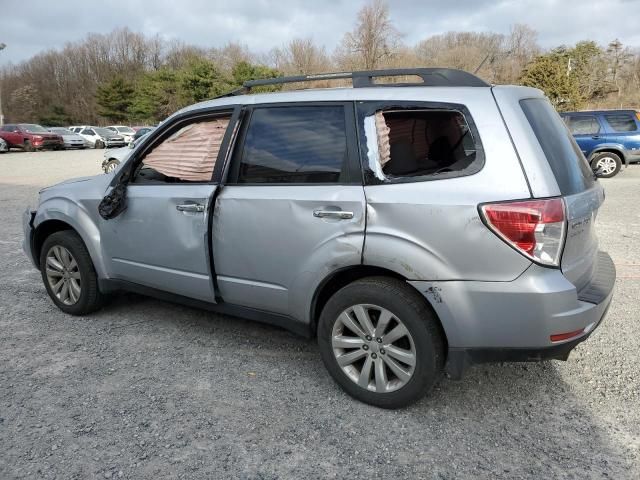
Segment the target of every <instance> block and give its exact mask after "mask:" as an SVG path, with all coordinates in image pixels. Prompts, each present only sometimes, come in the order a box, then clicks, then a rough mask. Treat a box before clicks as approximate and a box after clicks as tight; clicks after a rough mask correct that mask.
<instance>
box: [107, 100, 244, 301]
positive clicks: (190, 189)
mask: <svg viewBox="0 0 640 480" xmlns="http://www.w3.org/2000/svg"><path fill="white" fill-rule="evenodd" d="M231 113H232V112H220V113H215V114H209V115H207V116H206V117H204V118H203V117H202V116H200V117H198V118H194V119H190V120H187V121H182V122H178V123H176V125H174V126H173V127H169V128H167V129H166V130H164V132H161V133H160V134H159V136H158V137H156V138H158V139H157V140H156V141H155V142H154V144H152V145H151V146H150V147H146V148H144V151H143V152H141V153H140V154H139V157H138V158H137V159H133V160H132V161H136V162H138V163H139V165H137V166H136V167H135V168H133V172H132V180H131V181H130V182H129V183H128V185H127V189H126V193H127V196H126V209H125V210H124V211H123V212H122V213H120V214H119V215H117V216H115V217H114V218H110V219H108V220H103V221H102V223H101V235H102V243H103V248H104V251H105V253H106V255H105V256H106V258H107V259H108V262H109V274H110V277H112V278H114V279H119V280H124V281H128V282H133V283H136V284H140V285H144V286H148V287H152V288H156V289H159V290H163V291H167V292H170V293H175V294H178V295H183V296H186V297H190V298H195V299H199V300H205V301H208V302H214V303H215V298H216V292H215V290H214V287H213V281H212V272H211V262H210V255H209V241H208V238H209V233H208V232H209V229H208V225H209V213H210V208H211V204H212V199H213V197H214V194H215V192H216V189H217V188H218V185H217V182H216V181H215V178H214V173H213V172H214V168H215V165H216V163H217V161H218V156H219V155H220V156H221V155H222V154H221V153H220V152H221V151H223V150H224V145H225V142H228V139H227V135H226V132H227V131H228V130H229V128H230V127H229V125H230V123H231V119H232V115H231ZM220 161H222V160H220Z"/></svg>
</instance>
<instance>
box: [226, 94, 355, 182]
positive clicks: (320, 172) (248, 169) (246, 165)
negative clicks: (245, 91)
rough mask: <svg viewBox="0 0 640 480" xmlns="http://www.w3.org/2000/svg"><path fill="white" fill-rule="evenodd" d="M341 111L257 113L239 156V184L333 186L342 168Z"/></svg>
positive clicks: (311, 109)
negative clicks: (320, 184)
mask: <svg viewBox="0 0 640 480" xmlns="http://www.w3.org/2000/svg"><path fill="white" fill-rule="evenodd" d="M345 128H346V122H345V112H344V107H342V106H329V105H327V106H299V107H297V106H294V107H264V108H256V109H255V110H254V111H253V112H252V114H251V118H250V120H249V125H248V128H247V130H246V133H245V135H244V144H243V146H242V148H241V151H240V165H239V170H238V173H237V181H238V183H338V182H340V181H342V180H343V179H344V175H345V173H344V172H346V170H345V165H346V163H347V139H346V132H345Z"/></svg>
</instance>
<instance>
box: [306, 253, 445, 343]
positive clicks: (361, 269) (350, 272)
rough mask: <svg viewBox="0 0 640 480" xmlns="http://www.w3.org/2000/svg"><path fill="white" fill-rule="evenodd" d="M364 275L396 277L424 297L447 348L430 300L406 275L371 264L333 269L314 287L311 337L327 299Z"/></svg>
mask: <svg viewBox="0 0 640 480" xmlns="http://www.w3.org/2000/svg"><path fill="white" fill-rule="evenodd" d="M365 277H389V278H396V279H398V280H401V281H403V282H404V283H405V284H406V285H407V286H409V287H411V288H412V289H413V290H415V291H416V292H417V293H418V294H420V297H421V298H423V299H424V302H425V304H426V305H427V306H428V308H429V309H430V310H431V313H432V314H433V318H435V319H436V322H437V326H438V328H439V330H440V333H441V335H442V338H443V340H444V342H445V352H446V351H447V349H448V345H449V342H448V339H447V335H446V332H445V330H444V328H443V326H442V321H441V320H440V317H439V316H438V313H437V312H436V310H435V309H434V308H433V305H432V304H431V301H430V300H429V299H428V298H427V297H425V296H424V295H423V294H422V292H420V290H418V289H417V288H416V287H415V286H414V285H412V284H411V283H410V282H409V281H408V279H407V278H406V277H404V276H403V275H401V274H400V273H398V272H394V271H393V270H389V269H387V268H383V267H377V266H372V265H353V266H349V267H344V268H341V269H338V270H335V271H333V272H332V273H330V274H329V275H327V276H326V277H325V278H324V279H323V280H322V282H320V284H319V285H318V287H317V288H316V290H315V292H314V294H313V298H312V301H311V308H310V312H309V318H310V333H311V336H312V337H315V336H316V335H317V328H318V319H319V318H320V314H321V313H322V309H323V308H324V306H325V304H326V303H327V301H328V300H329V299H330V298H331V297H332V296H333V295H334V294H335V293H336V292H337V291H338V290H340V289H341V288H343V287H345V286H347V285H348V284H350V283H352V282H355V281H356V280H360V279H361V278H365Z"/></svg>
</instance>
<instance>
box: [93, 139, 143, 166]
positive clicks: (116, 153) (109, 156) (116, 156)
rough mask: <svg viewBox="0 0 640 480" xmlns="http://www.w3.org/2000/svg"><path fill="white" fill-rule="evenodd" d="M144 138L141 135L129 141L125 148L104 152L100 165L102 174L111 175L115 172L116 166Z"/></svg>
mask: <svg viewBox="0 0 640 480" xmlns="http://www.w3.org/2000/svg"><path fill="white" fill-rule="evenodd" d="M145 136H146V135H143V136H142V137H139V138H138V139H136V140H133V141H131V142H130V143H129V145H127V146H126V147H121V148H114V149H111V150H106V151H105V152H104V159H103V160H102V165H101V167H102V170H103V171H104V173H111V172H113V171H115V169H116V168H118V165H120V164H121V163H122V162H123V161H124V160H125V159H126V158H127V156H128V155H130V154H131V151H132V149H133V148H135V147H136V145H138V143H140V142H141V141H142V139H143V138H144V137H145Z"/></svg>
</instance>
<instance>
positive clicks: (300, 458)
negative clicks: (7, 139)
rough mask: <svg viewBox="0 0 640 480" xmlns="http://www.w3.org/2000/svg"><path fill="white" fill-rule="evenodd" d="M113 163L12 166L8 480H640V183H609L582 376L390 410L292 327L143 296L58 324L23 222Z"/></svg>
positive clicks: (4, 395) (573, 366)
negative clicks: (598, 291) (359, 392)
mask: <svg viewBox="0 0 640 480" xmlns="http://www.w3.org/2000/svg"><path fill="white" fill-rule="evenodd" d="M101 156H102V153H101V152H100V151H81V152H51V153H45V152H39V153H21V152H12V153H10V154H5V155H0V202H2V203H1V204H0V205H1V206H2V208H0V222H1V223H0V225H1V226H2V228H1V231H0V264H1V265H2V269H1V272H2V274H1V275H0V478H2V479H10V478H29V479H31V478H96V477H97V478H136V479H138V478H154V479H155V478H198V479H199V478H246V479H272V478H273V479H275V478H345V477H347V476H348V477H349V478H354V479H355V478H378V477H382V478H386V477H391V476H394V477H396V478H440V479H445V478H542V477H544V478H576V479H583V478H603V477H610V478H639V477H640V378H639V375H638V373H639V372H640V356H639V355H638V352H639V351H640V336H639V335H638V329H637V322H638V318H639V311H640V307H639V305H638V302H637V299H638V298H639V297H640V291H639V286H640V281H639V280H640V249H639V248H638V244H637V243H636V242H638V241H640V213H639V210H638V207H637V205H638V204H639V203H640V188H639V187H640V166H632V167H630V168H629V169H628V170H626V171H625V172H623V173H622V174H620V175H618V176H617V177H615V178H613V179H610V180H604V181H603V183H604V184H605V187H606V191H607V201H606V203H605V205H604V207H603V208H602V210H601V212H600V215H599V218H598V230H599V235H600V240H601V244H602V247H603V248H604V249H606V250H608V251H609V253H610V254H611V256H612V257H613V259H614V261H615V262H616V265H617V266H618V282H617V286H616V294H615V298H614V301H613V304H612V306H611V309H610V311H609V315H608V318H607V319H606V321H605V322H604V323H603V325H602V326H601V327H600V328H599V329H598V330H597V331H596V332H595V333H594V335H593V336H592V337H591V338H590V339H589V341H587V342H585V343H583V344H581V345H580V346H579V347H578V348H577V349H576V350H575V351H574V353H573V354H572V355H571V357H570V359H569V361H568V362H555V361H554V362H545V363H539V364H501V365H487V366H479V367H475V368H473V369H472V370H471V371H470V372H469V373H468V375H467V376H466V377H465V379H464V380H462V381H450V380H443V381H442V382H441V383H440V385H439V386H438V387H437V389H436V390H435V391H434V392H433V393H432V395H431V396H430V397H428V398H425V399H424V400H423V401H421V402H419V403H418V404H416V405H414V406H412V407H410V408H407V409H404V410H399V411H385V410H380V409H377V408H374V407H370V406H367V405H364V404H361V403H358V402H356V401H354V400H352V399H351V398H349V397H348V396H347V395H346V394H344V393H343V392H342V391H341V390H340V389H339V388H338V387H337V386H336V385H335V384H334V383H333V382H332V380H331V379H330V378H329V375H328V374H327V373H326V372H325V370H324V367H323V366H322V363H321V361H320V357H319V353H318V349H317V347H316V345H315V343H314V342H313V341H308V340H304V339H300V338H297V337H295V336H294V335H292V334H289V333H287V332H285V331H282V330H279V329H277V328H272V327H269V326H266V325H261V324H257V323H252V322H248V321H244V320H239V319H236V318H231V317H226V316H222V315H215V314H212V313H207V312H202V311H198V310H194V309H190V308H186V307H183V306H177V305H172V304H168V303H164V302H160V301H157V300H152V299H149V298H145V297H142V296H137V295H130V294H123V295H119V296H117V297H115V298H113V299H112V301H111V302H110V303H109V304H108V305H107V306H106V307H105V308H104V309H103V310H102V311H100V312H98V313H96V314H93V315H91V316H90V317H72V316H67V315H65V314H63V313H62V312H60V311H59V310H58V309H56V308H55V307H54V305H53V304H52V302H51V301H50V300H49V298H48V297H47V295H46V293H45V289H44V287H43V285H42V282H41V279H40V276H39V274H38V272H36V271H35V270H34V269H33V268H32V267H31V265H30V264H29V263H28V261H27V259H26V258H25V256H24V255H23V254H22V251H21V247H20V241H21V239H22V231H21V225H20V222H21V218H20V217H21V212H22V211H23V209H24V208H25V206H26V204H28V203H30V202H31V203H32V204H33V202H34V201H35V198H36V194H37V191H38V189H39V187H41V186H44V185H47V184H51V183H54V182H56V181H59V180H62V179H65V178H68V177H73V176H81V175H88V174H92V173H98V172H99V163H100V159H101ZM634 205H636V206H634Z"/></svg>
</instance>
